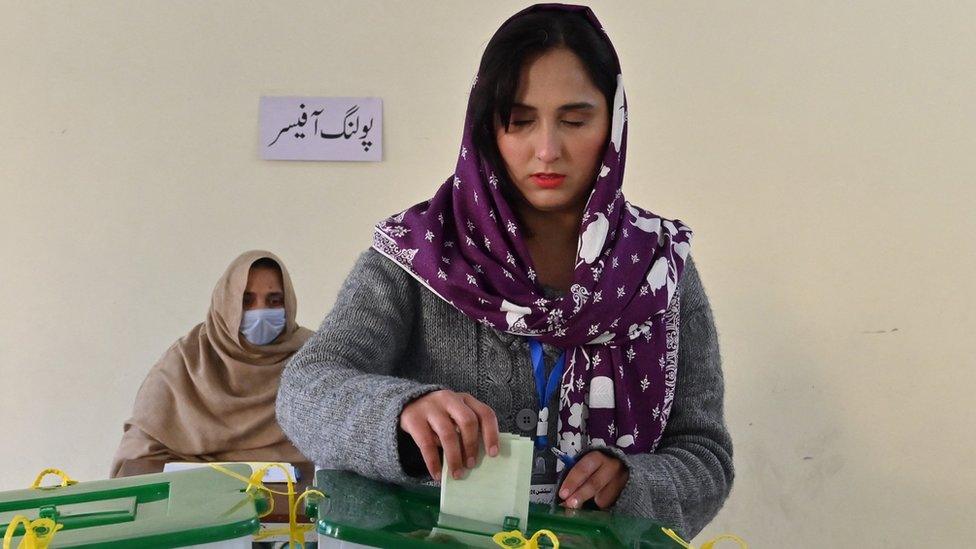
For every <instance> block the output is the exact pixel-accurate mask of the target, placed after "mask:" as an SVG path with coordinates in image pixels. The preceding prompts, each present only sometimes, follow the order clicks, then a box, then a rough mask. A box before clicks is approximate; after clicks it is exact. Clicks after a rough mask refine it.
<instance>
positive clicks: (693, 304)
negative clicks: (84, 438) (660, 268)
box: [608, 258, 734, 539]
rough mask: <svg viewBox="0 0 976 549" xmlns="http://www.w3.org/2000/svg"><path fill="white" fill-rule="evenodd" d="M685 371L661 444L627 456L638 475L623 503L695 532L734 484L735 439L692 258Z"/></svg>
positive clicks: (686, 286)
mask: <svg viewBox="0 0 976 549" xmlns="http://www.w3.org/2000/svg"><path fill="white" fill-rule="evenodd" d="M679 286H680V289H679V295H680V296H681V316H680V318H681V326H680V332H679V333H680V339H679V351H678V378H677V383H676V387H675V399H674V404H673V406H672V409H671V416H670V418H669V419H668V424H667V426H666V427H665V430H664V434H663V436H662V438H661V441H660V443H659V444H658V447H657V449H656V450H655V451H654V452H653V453H650V454H635V455H627V454H624V453H622V452H621V451H619V449H616V448H614V449H609V450H608V451H609V452H610V453H612V454H613V455H615V456H616V457H618V458H620V459H621V460H622V461H623V462H624V463H625V464H626V465H627V467H628V469H629V471H630V479H629V480H628V482H627V485H626V487H625V488H624V490H623V492H621V494H620V497H619V498H618V499H617V502H616V504H615V507H614V508H615V510H616V511H618V512H620V513H622V514H627V515H633V516H641V517H649V518H653V519H655V520H657V521H659V522H661V523H663V524H664V525H666V526H669V527H672V528H675V529H676V530H678V532H679V533H680V534H681V535H682V536H683V537H684V538H685V539H692V538H693V537H694V536H695V535H697V534H698V533H699V532H700V531H701V530H702V528H704V527H705V525H706V524H708V522H709V521H710V520H712V518H714V517H715V515H716V514H717V513H718V510H719V509H720V508H721V507H722V504H723V502H724V501H725V499H726V498H727V497H728V495H729V491H730V490H731V489H732V479H733V475H734V473H733V467H732V439H731V438H730V436H729V433H728V430H727V429H726V427H725V420H724V418H723V394H724V382H723V378H722V365H721V358H720V356H719V347H718V334H717V333H716V330H715V322H714V320H713V318H712V311H711V307H710V306H709V304H708V298H707V297H706V295H705V291H704V288H703V287H702V284H701V280H700V278H699V276H698V271H697V270H696V268H695V266H694V264H693V263H692V261H691V259H690V258H689V260H688V264H687V265H686V267H685V272H684V275H683V277H682V280H681V282H680V284H679Z"/></svg>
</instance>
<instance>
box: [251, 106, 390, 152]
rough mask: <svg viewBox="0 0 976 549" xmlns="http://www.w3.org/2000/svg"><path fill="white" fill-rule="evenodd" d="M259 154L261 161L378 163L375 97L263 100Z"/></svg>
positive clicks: (379, 109) (379, 120)
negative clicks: (350, 161)
mask: <svg viewBox="0 0 976 549" xmlns="http://www.w3.org/2000/svg"><path fill="white" fill-rule="evenodd" d="M258 138H259V143H258V150H259V151H260V153H259V154H260V156H261V158H263V159H265V160H352V161H366V162H379V161H380V160H382V159H383V100H382V99H380V98H378V97H291V96H288V97H262V98H261V100H260V104H259V108H258Z"/></svg>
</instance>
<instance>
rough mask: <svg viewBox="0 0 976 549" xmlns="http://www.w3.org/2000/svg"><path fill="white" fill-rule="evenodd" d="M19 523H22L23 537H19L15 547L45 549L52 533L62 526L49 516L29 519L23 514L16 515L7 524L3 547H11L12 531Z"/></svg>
mask: <svg viewBox="0 0 976 549" xmlns="http://www.w3.org/2000/svg"><path fill="white" fill-rule="evenodd" d="M21 524H23V525H24V537H22V538H20V543H18V544H17V549H47V546H48V545H50V543H51V539H53V538H54V533H55V532H57V531H58V530H60V529H62V528H64V525H63V524H57V523H55V522H54V521H53V520H51V519H49V518H39V519H37V520H35V521H31V520H30V519H29V518H27V517H25V516H24V515H17V516H15V517H14V518H13V520H11V521H10V524H8V525H7V531H6V532H5V533H4V535H3V549H11V545H10V543H11V542H12V541H13V539H14V532H15V531H16V530H17V527H18V526H20V525H21Z"/></svg>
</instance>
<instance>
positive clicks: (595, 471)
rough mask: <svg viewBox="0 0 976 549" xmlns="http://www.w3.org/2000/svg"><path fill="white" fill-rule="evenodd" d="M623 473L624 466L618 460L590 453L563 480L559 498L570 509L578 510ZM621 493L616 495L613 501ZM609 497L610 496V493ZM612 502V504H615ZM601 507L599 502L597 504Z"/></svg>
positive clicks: (597, 453) (601, 454)
mask: <svg viewBox="0 0 976 549" xmlns="http://www.w3.org/2000/svg"><path fill="white" fill-rule="evenodd" d="M622 473H623V464H622V463H621V462H620V460H618V459H617V458H613V457H610V456H607V455H606V454H604V453H602V452H590V453H588V454H586V455H585V456H583V458H582V459H580V460H579V462H578V463H577V464H576V465H574V466H573V468H572V469H571V470H570V471H569V474H567V475H566V479H565V480H563V484H562V486H561V487H560V489H559V496H560V497H561V498H563V499H564V500H565V502H566V505H567V506H568V507H573V508H578V507H580V506H581V505H582V504H583V502H585V501H587V500H589V499H590V498H593V497H594V496H596V495H597V494H598V493H600V492H601V491H603V490H604V489H605V488H606V487H607V486H608V485H610V484H611V483H613V482H614V480H615V479H618V477H619V476H620V475H621V474H622ZM617 495H619V491H618V492H617V493H616V494H614V497H613V501H616V499H617V498H616V496H617ZM607 496H608V497H609V496H610V494H609V493H608V494H607ZM613 501H611V502H610V504H612V503H613ZM597 504H598V505H599V502H598V503H597Z"/></svg>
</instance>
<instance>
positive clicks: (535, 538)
mask: <svg viewBox="0 0 976 549" xmlns="http://www.w3.org/2000/svg"><path fill="white" fill-rule="evenodd" d="M542 536H545V537H547V538H549V541H550V542H552V547H553V549H559V538H557V537H556V534H554V533H553V532H552V531H551V530H539V531H537V532H536V533H535V534H532V537H531V538H529V539H525V536H524V535H522V532H519V531H518V530H512V531H511V532H498V533H497V534H495V535H494V536H491V539H492V541H494V542H495V543H496V544H498V545H499V546H500V547H506V548H510V549H539V538H541V537H542Z"/></svg>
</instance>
